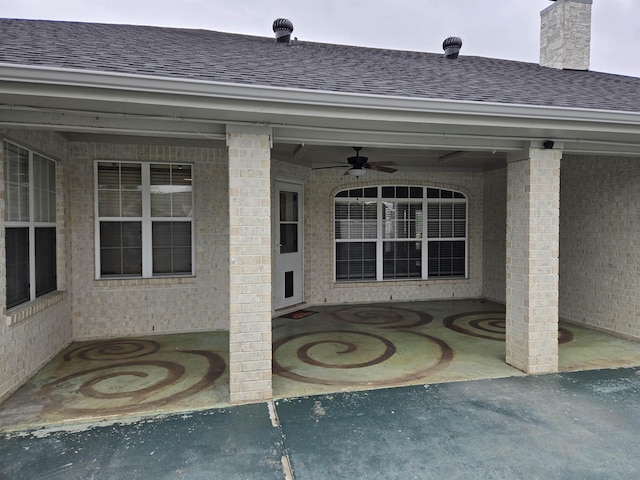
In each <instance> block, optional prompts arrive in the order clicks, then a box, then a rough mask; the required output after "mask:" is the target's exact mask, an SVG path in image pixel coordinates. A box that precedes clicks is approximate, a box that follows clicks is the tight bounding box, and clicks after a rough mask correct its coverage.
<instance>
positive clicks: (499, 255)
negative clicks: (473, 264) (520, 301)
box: [482, 168, 507, 303]
mask: <svg viewBox="0 0 640 480" xmlns="http://www.w3.org/2000/svg"><path fill="white" fill-rule="evenodd" d="M483 201H484V208H483V213H484V218H483V225H482V227H483V236H482V250H483V252H482V260H483V262H482V292H483V293H482V296H483V297H484V298H487V299H489V300H494V301H497V302H501V303H504V302H505V289H506V277H505V276H506V272H505V268H506V265H505V262H506V260H505V252H506V237H507V169H506V168H502V169H499V170H493V171H491V172H486V173H485V174H484V196H483Z"/></svg>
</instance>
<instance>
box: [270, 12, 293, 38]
mask: <svg viewBox="0 0 640 480" xmlns="http://www.w3.org/2000/svg"><path fill="white" fill-rule="evenodd" d="M273 31H274V32H275V34H276V43H289V42H291V34H292V33H293V22H292V21H291V20H289V19H288V18H276V19H275V20H274V21H273Z"/></svg>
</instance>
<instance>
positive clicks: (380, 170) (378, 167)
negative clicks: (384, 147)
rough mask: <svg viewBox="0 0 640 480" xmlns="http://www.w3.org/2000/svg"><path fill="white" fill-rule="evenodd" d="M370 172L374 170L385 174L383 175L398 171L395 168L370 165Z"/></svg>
mask: <svg viewBox="0 0 640 480" xmlns="http://www.w3.org/2000/svg"><path fill="white" fill-rule="evenodd" d="M369 165H371V164H369ZM371 170H376V171H378V172H385V173H393V172H397V171H398V169H397V168H390V167H384V166H382V165H371Z"/></svg>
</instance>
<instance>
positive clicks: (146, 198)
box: [93, 159, 196, 281]
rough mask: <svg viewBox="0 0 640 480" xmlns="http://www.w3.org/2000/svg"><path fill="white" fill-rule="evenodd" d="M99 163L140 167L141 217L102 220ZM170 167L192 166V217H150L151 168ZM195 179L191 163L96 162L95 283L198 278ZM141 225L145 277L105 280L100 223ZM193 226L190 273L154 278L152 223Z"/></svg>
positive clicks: (135, 276)
mask: <svg viewBox="0 0 640 480" xmlns="http://www.w3.org/2000/svg"><path fill="white" fill-rule="evenodd" d="M100 163H118V164H130V165H140V167H141V175H142V176H141V183H142V186H141V188H142V192H141V193H142V216H141V217H100V215H99V212H100V209H99V203H98V198H99V195H98V164H100ZM152 164H167V165H189V166H190V167H191V176H192V181H191V186H192V188H191V209H192V210H191V211H192V214H191V217H152V216H151V165H152ZM194 177H195V165H194V164H193V163H189V162H161V161H135V160H104V159H102V160H95V161H94V168H93V185H94V195H93V197H94V218H95V222H94V223H95V225H94V256H95V261H94V263H95V279H96V280H102V281H106V280H136V279H166V278H185V277H187V278H188V277H195V276H196V261H195V260H196V239H195V232H196V226H195V224H196V221H195V215H194V212H195V188H194V187H193V185H194V181H193V178H194ZM110 221H111V222H140V223H141V224H142V227H141V228H142V275H122V276H109V277H102V276H101V275H100V271H101V259H100V222H110ZM161 221H169V222H191V273H187V274H171V275H154V274H153V238H152V235H151V232H152V226H153V222H161Z"/></svg>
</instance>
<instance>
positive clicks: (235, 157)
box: [227, 126, 273, 403]
mask: <svg viewBox="0 0 640 480" xmlns="http://www.w3.org/2000/svg"><path fill="white" fill-rule="evenodd" d="M227 145H228V147H229V265H230V268H229V283H230V285H229V292H230V298H229V312H230V319H229V375H230V379H229V393H230V400H231V402H232V403H248V402H255V401H262V400H266V399H269V398H272V396H273V395H272V387H271V244H272V242H271V179H270V164H271V160H270V156H271V155H270V154H271V129H269V128H250V129H246V128H242V127H234V126H228V127H227Z"/></svg>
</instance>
